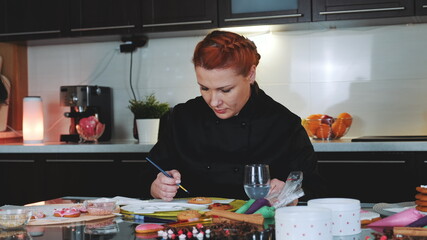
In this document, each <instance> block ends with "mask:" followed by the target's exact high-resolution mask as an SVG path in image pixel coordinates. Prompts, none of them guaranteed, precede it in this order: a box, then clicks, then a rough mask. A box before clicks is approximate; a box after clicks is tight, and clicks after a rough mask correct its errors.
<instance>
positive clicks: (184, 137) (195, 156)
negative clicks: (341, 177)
mask: <svg viewBox="0 0 427 240" xmlns="http://www.w3.org/2000/svg"><path fill="white" fill-rule="evenodd" d="M162 121H165V122H166V123H162V124H161V125H162V126H161V130H160V134H159V140H158V142H157V143H156V144H155V146H154V147H153V149H152V150H151V151H150V153H149V156H150V157H151V159H152V160H153V161H155V162H157V163H158V164H159V165H160V166H161V167H162V168H164V169H165V170H170V169H177V170H178V171H179V172H180V173H181V184H182V185H183V186H184V187H185V188H186V189H187V190H188V191H189V192H190V195H188V194H186V193H185V192H184V191H182V190H178V194H177V197H189V196H205V197H227V198H236V199H248V197H247V196H246V194H245V192H244V188H243V173H244V166H245V165H246V164H254V163H263V164H268V165H269V166H270V174H271V178H278V179H280V180H282V181H286V178H287V176H288V175H289V173H290V172H291V171H303V174H304V176H303V177H304V180H303V188H304V190H305V192H306V194H307V190H308V189H309V190H308V191H309V192H313V191H314V192H315V191H316V190H317V189H318V188H319V187H320V185H319V184H320V179H318V175H317V173H316V172H317V170H316V162H317V160H316V157H315V153H314V150H313V146H312V144H311V142H310V140H309V138H308V136H307V133H306V131H305V130H304V128H303V127H302V126H301V119H300V118H299V117H298V116H297V115H295V114H293V113H292V112H291V111H290V110H288V109H287V108H286V107H284V106H283V105H281V104H280V103H278V102H276V101H274V100H273V99H272V98H271V97H269V96H268V95H266V94H265V93H264V91H262V90H260V89H257V90H255V89H254V88H253V89H252V92H251V97H250V99H249V100H248V102H247V103H246V105H245V106H244V107H243V108H242V110H241V111H240V112H239V114H238V115H237V116H234V117H232V118H229V119H220V118H218V117H216V115H215V113H214V112H213V111H212V109H211V108H210V107H209V106H208V105H207V103H206V102H205V101H204V100H203V98H202V97H200V96H199V97H196V98H194V99H191V100H189V101H187V102H186V103H183V104H178V105H176V106H175V107H174V108H173V110H171V112H170V113H169V114H168V115H167V116H164V117H163V119H162ZM155 173H156V174H157V172H155ZM154 178H155V176H154V175H153V180H154Z"/></svg>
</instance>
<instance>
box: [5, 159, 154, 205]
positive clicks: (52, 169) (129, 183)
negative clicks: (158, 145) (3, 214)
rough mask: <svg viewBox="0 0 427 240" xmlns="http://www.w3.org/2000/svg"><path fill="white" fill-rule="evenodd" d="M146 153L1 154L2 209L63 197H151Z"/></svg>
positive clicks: (151, 179)
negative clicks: (9, 205) (8, 205)
mask: <svg viewBox="0 0 427 240" xmlns="http://www.w3.org/2000/svg"><path fill="white" fill-rule="evenodd" d="M146 155H147V153H34V154H20V153H17V154H0V181H1V182H2V183H3V185H2V190H1V194H0V206H2V205H5V204H13V205H22V204H27V203H31V202H37V201H43V200H47V199H55V198H58V197H64V196H83V197H114V196H126V197H133V198H146V199H149V198H151V197H150V191H149V189H150V185H151V182H152V181H153V180H154V178H155V176H156V175H157V173H158V171H157V169H154V168H153V167H152V166H151V165H149V164H148V163H147V162H146V160H144V159H145V157H146Z"/></svg>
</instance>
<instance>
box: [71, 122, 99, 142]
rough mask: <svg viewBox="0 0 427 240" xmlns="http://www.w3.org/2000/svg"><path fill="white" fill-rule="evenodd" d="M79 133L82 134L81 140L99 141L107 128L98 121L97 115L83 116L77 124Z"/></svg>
mask: <svg viewBox="0 0 427 240" xmlns="http://www.w3.org/2000/svg"><path fill="white" fill-rule="evenodd" d="M76 130H77V133H78V134H79V136H80V142H95V143H96V142H98V138H100V137H101V136H102V134H103V133H104V130H105V124H103V123H101V122H99V121H98V118H97V117H96V116H90V117H87V118H82V119H80V121H79V124H77V125H76Z"/></svg>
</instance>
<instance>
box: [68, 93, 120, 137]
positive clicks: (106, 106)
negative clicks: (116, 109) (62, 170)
mask: <svg viewBox="0 0 427 240" xmlns="http://www.w3.org/2000/svg"><path fill="white" fill-rule="evenodd" d="M60 91H61V92H60V100H61V106H67V107H70V111H69V112H65V113H64V116H65V117H67V118H70V122H71V124H70V130H69V134H61V137H60V141H61V142H79V140H80V137H79V134H78V133H77V129H76V125H77V124H79V121H80V119H82V118H86V117H90V116H95V115H96V116H97V117H98V120H99V121H100V122H101V123H103V124H105V130H104V133H103V134H102V136H101V137H100V138H99V139H98V141H109V140H110V139H111V129H112V125H113V110H112V93H111V89H110V88H109V87H100V86H91V85H77V86H61V89H60Z"/></svg>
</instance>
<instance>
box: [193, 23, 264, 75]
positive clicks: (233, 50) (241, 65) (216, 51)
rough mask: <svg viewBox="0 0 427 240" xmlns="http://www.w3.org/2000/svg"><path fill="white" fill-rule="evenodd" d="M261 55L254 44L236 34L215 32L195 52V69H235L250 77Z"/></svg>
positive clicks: (238, 72)
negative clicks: (252, 68)
mask: <svg viewBox="0 0 427 240" xmlns="http://www.w3.org/2000/svg"><path fill="white" fill-rule="evenodd" d="M260 58H261V55H259V54H258V52H257V47H256V46H255V44H254V42H252V41H251V40H249V39H247V38H246V37H244V36H241V35H239V34H236V33H232V32H226V31H213V32H211V33H209V34H208V35H207V36H206V37H205V38H204V39H203V40H202V41H201V42H199V43H198V44H197V46H196V49H195V50H194V55H193V63H194V67H202V68H205V69H208V70H212V69H227V68H233V69H234V70H236V73H237V74H239V75H242V76H248V74H249V72H250V70H251V67H252V66H253V65H255V66H257V65H258V63H259V59H260Z"/></svg>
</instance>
